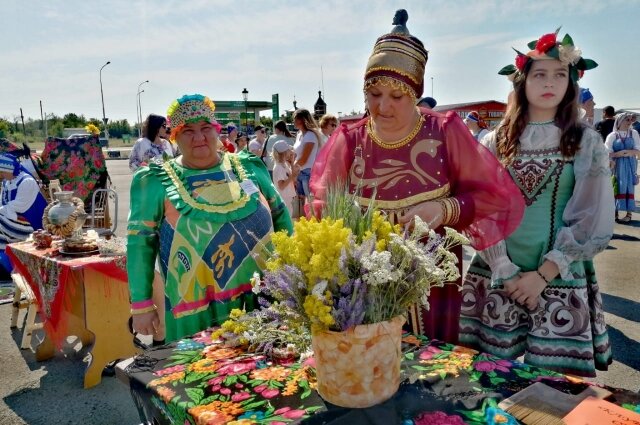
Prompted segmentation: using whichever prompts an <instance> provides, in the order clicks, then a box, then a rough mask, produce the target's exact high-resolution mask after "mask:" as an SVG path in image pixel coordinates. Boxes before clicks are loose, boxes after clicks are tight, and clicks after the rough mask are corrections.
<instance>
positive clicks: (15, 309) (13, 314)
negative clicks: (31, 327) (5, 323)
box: [11, 285, 22, 328]
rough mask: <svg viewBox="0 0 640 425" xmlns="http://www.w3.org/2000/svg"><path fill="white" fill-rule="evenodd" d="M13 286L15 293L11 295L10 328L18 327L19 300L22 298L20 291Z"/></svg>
mask: <svg viewBox="0 0 640 425" xmlns="http://www.w3.org/2000/svg"><path fill="white" fill-rule="evenodd" d="M14 286H15V290H16V291H15V292H14V294H13V309H12V310H11V327H12V328H15V327H17V326H18V314H19V313H20V299H21V298H22V290H21V289H20V288H19V287H18V286H17V285H14Z"/></svg>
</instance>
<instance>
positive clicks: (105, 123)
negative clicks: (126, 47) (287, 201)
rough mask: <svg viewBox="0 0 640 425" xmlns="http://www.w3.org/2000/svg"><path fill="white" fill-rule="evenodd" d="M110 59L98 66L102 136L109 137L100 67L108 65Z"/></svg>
mask: <svg viewBox="0 0 640 425" xmlns="http://www.w3.org/2000/svg"><path fill="white" fill-rule="evenodd" d="M110 63H111V61H107V63H105V64H104V65H102V68H100V98H101V99H102V122H104V137H106V138H107V139H109V128H108V127H107V121H108V120H107V115H106V114H105V112H104V92H103V91H102V69H103V68H104V67H105V66H107V65H109V64H110Z"/></svg>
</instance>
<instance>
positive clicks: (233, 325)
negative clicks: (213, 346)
mask: <svg viewBox="0 0 640 425" xmlns="http://www.w3.org/2000/svg"><path fill="white" fill-rule="evenodd" d="M245 314H246V313H245V311H244V310H240V309H238V308H234V309H233V310H231V313H229V320H227V321H225V322H224V323H222V326H220V328H219V329H218V330H216V331H215V332H213V333H212V334H211V338H212V339H218V338H220V337H221V336H222V335H224V334H225V333H233V334H235V335H238V336H240V335H242V334H243V333H244V332H246V331H247V330H248V328H247V326H246V325H245V324H243V323H240V322H238V319H239V318H240V317H242V316H244V315H245ZM240 343H241V344H246V343H247V340H246V339H245V338H242V337H241V338H240Z"/></svg>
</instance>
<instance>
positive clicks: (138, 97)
mask: <svg viewBox="0 0 640 425" xmlns="http://www.w3.org/2000/svg"><path fill="white" fill-rule="evenodd" d="M148 82H149V80H144V81H143V82H141V83H140V84H138V94H137V95H136V96H137V99H136V108H137V109H136V110H137V111H138V116H137V117H136V118H137V119H138V137H142V130H141V128H142V104H141V103H140V93H144V90H142V91H140V87H142V85H143V84H145V83H148Z"/></svg>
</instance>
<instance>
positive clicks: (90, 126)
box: [84, 124, 100, 135]
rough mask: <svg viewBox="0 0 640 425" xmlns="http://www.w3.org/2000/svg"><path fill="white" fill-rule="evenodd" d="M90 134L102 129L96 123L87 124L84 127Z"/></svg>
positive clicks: (97, 132)
mask: <svg viewBox="0 0 640 425" xmlns="http://www.w3.org/2000/svg"><path fill="white" fill-rule="evenodd" d="M84 129H85V130H86V131H87V133H89V134H93V135H96V134H100V129H99V128H98V127H97V126H96V125H95V124H87V125H86V126H85V128H84Z"/></svg>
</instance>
